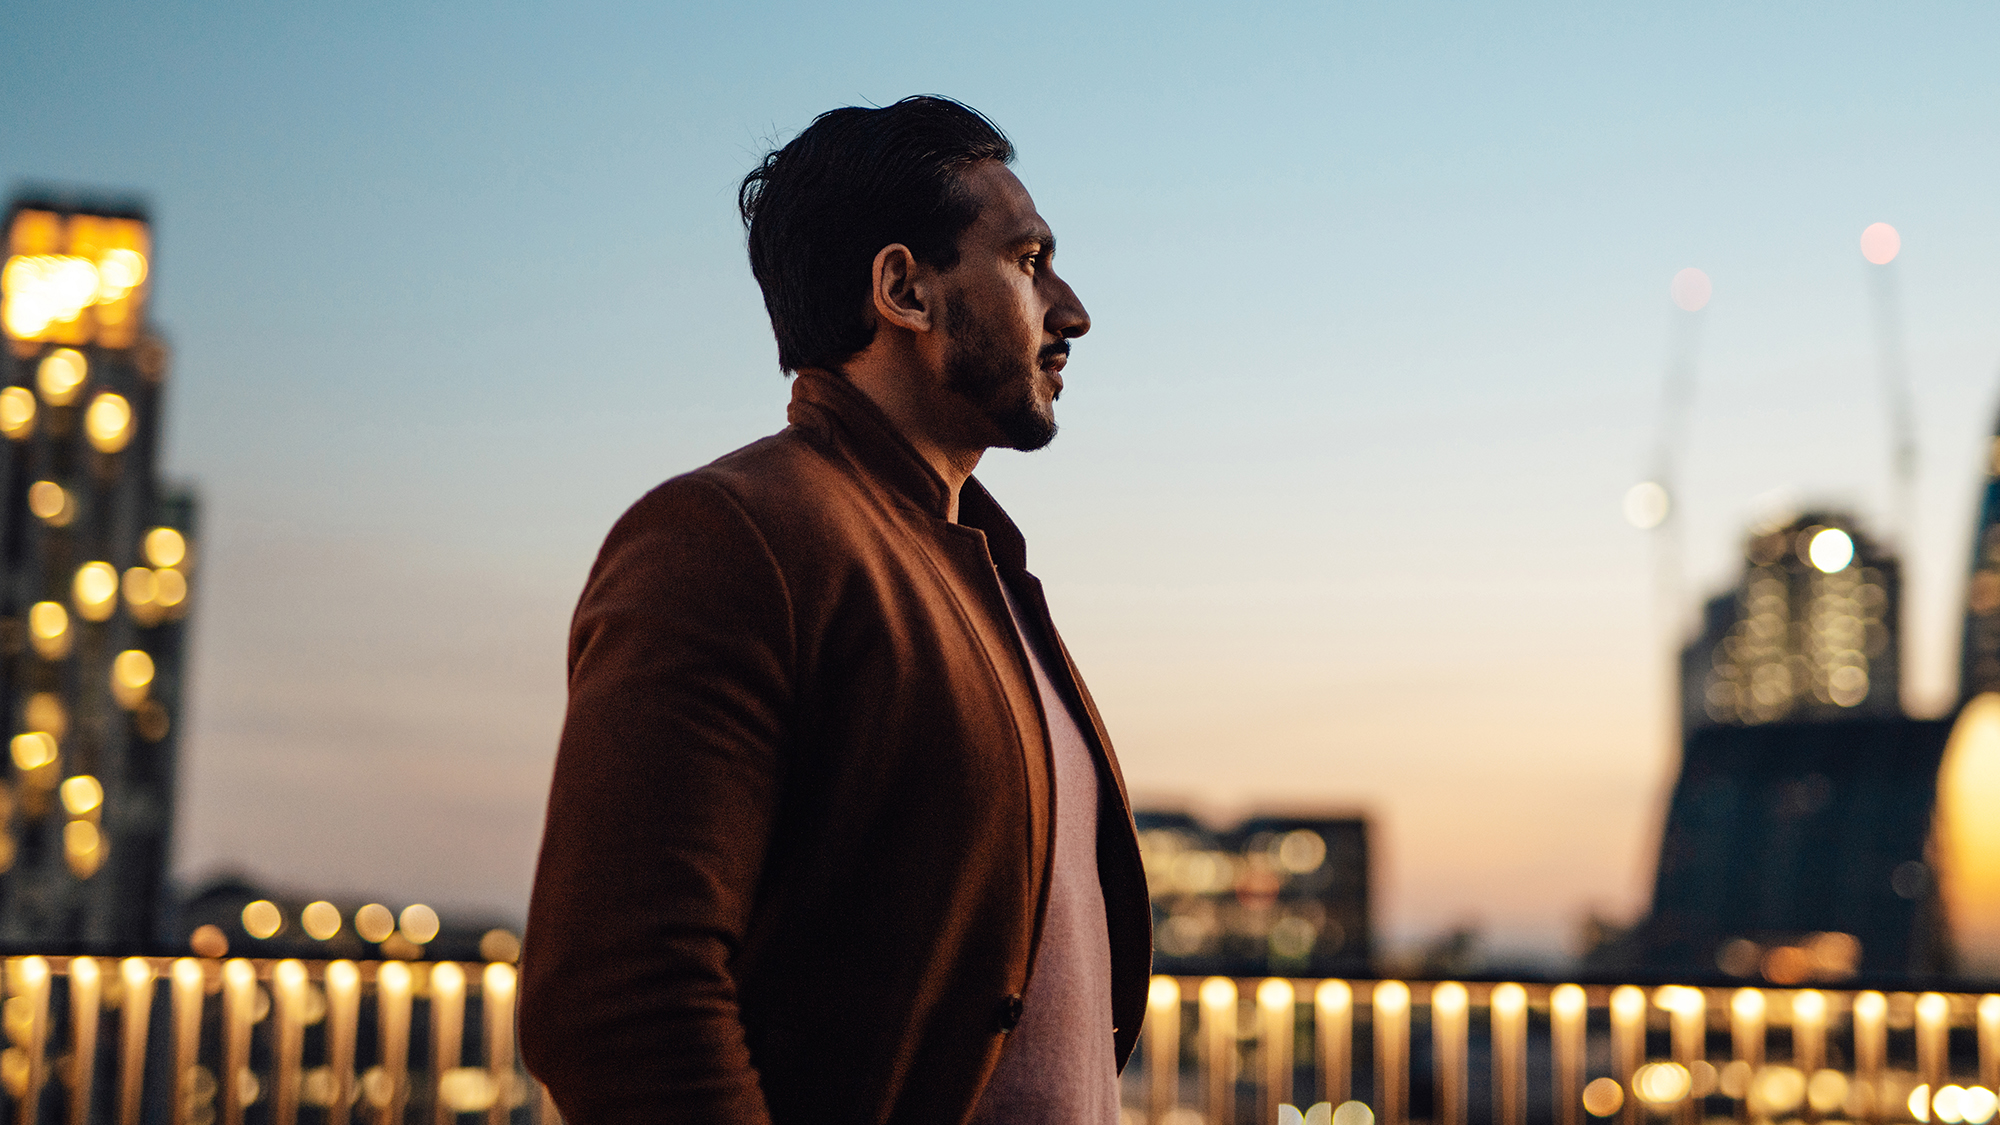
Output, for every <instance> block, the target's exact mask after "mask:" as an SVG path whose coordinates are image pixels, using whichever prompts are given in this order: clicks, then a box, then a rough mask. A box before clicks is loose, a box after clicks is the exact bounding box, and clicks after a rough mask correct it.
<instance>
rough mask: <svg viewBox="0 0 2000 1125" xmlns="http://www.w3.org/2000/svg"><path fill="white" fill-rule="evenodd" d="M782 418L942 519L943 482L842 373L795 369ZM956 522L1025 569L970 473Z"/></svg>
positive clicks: (1023, 557) (1011, 529) (1017, 539)
mask: <svg viewBox="0 0 2000 1125" xmlns="http://www.w3.org/2000/svg"><path fill="white" fill-rule="evenodd" d="M785 417H786V420H787V421H789V422H791V424H792V425H793V426H794V427H796V428H798V429H799V430H801V431H803V432H804V433H806V434H807V435H808V436H810V437H812V438H815V439H817V440H818V441H820V442H822V443H825V444H830V445H833V446H836V447H838V448H840V449H841V450H842V451H843V452H845V453H846V455H847V457H848V459H849V460H851V461H852V462H853V463H854V465H855V466H856V467H857V468H858V469H860V470H861V471H862V472H863V473H865V474H866V475H867V476H869V477H870V478H872V479H873V480H874V481H875V482H876V483H878V484H880V485H881V486H882V487H883V488H885V489H886V490H888V491H889V492H890V493H891V494H893V495H894V496H895V497H896V498H897V499H899V500H901V501H903V502H904V503H905V504H908V505H909V506H911V507H914V508H916V509H917V510H919V511H921V512H923V513H924V514H926V515H928V516H930V517H932V518H933V519H938V520H942V519H944V518H945V505H946V502H947V500H948V499H949V496H948V493H947V492H946V489H945V484H944V481H943V480H942V479H941V478H940V477H939V476H938V475H937V473H936V471H934V470H933V469H932V468H931V467H930V466H929V465H927V464H925V463H924V459H923V457H922V456H920V455H919V454H918V453H917V450H916V447H915V446H913V445H911V444H910V442H909V439H908V438H905V437H904V436H903V435H902V433H901V432H899V431H898V430H897V429H896V426H895V423H893V422H891V421H890V420H889V416H888V415H886V414H884V413H882V409H881V408H880V407H878V406H876V405H875V403H874V400H872V399H870V398H869V397H868V396H867V394H865V393H863V392H862V391H861V390H860V389H859V388H858V387H856V386H855V385H854V384H852V383H850V382H848V381H847V378H846V377H845V376H843V375H838V374H828V373H822V372H818V371H801V372H800V373H799V374H798V376H797V377H796V378H795V379H794V380H793V382H792V402H791V405H790V406H789V407H787V408H786V411H785ZM958 521H959V523H960V524H962V525H964V526H966V527H970V528H977V529H978V530H980V531H982V532H984V533H985V535H986V540H987V546H988V550H990V551H991V552H992V554H993V561H994V562H996V563H998V564H999V565H1001V566H1003V567H1013V568H1015V569H1019V570H1025V569H1027V565H1028V548H1027V541H1026V540H1025V539H1024V538H1023V537H1022V535H1021V531H1020V529H1019V528H1017V527H1015V526H1014V521H1013V520H1011V519H1009V518H1008V517H1007V513H1006V512H1005V511H1003V510H1002V509H1001V507H1000V505H999V503H998V502H996V501H995V500H994V499H993V495H992V494H991V493H989V492H987V491H986V488H985V486H984V485H982V484H980V483H979V480H978V478H976V477H969V478H967V479H966V482H965V487H963V488H961V489H959V492H958Z"/></svg>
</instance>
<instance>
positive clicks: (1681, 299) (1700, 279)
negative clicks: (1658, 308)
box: [1667, 266, 1715, 312]
mask: <svg viewBox="0 0 2000 1125" xmlns="http://www.w3.org/2000/svg"><path fill="white" fill-rule="evenodd" d="M1667 292H1668V293H1670V294H1672V295H1673V298H1674V304H1676V305H1678V306H1680V309H1681V311H1682V312H1700V311H1701V310H1702V309H1703V308H1704V307H1705V306H1706V305H1707V304H1708V298H1709V296H1710V295H1711V294H1713V293H1714V292H1715V283H1714V282H1711V281H1709V280H1708V275H1707V274H1705V273H1703V272H1701V271H1700V270H1698V269H1695V268H1694V267H1693V266H1689V267H1688V268H1686V269H1684V270H1682V271H1681V272H1679V273H1677V274H1675V275H1674V280H1673V284H1671V285H1669V286H1668V287H1667Z"/></svg>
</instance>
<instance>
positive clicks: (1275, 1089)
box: [1257, 977, 1298, 1121]
mask: <svg viewBox="0 0 2000 1125" xmlns="http://www.w3.org/2000/svg"><path fill="white" fill-rule="evenodd" d="M1297 1019H1298V993H1297V992H1296V991H1295V990H1293V988H1292V983H1291V982H1290V981H1288V980H1284V979H1282V978H1280V977H1269V978H1266V979H1265V981H1264V982H1263V983H1262V984H1260V985H1258V986H1257V1062H1258V1069H1259V1070H1261V1071H1262V1073H1261V1074H1260V1075H1258V1081H1257V1120H1259V1121H1276V1120H1277V1119H1278V1107H1279V1106H1281V1105H1289V1104H1291V1101H1292V1071H1293V1068H1294V1065H1295V1060H1296V1058H1297V1054H1296V1051H1295V1048H1294V1046H1293V1043H1292V1038H1293V1035H1292V1033H1293V1030H1294V1027H1293V1025H1294V1023H1295V1022H1296V1021H1297Z"/></svg>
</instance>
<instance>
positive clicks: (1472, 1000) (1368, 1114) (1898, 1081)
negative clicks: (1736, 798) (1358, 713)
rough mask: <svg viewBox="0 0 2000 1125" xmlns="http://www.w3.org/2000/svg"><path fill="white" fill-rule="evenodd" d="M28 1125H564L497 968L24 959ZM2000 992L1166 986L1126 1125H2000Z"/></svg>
mask: <svg viewBox="0 0 2000 1125" xmlns="http://www.w3.org/2000/svg"><path fill="white" fill-rule="evenodd" d="M0 983H4V990H5V1003H4V1008H0V1024H4V1032H5V1038H6V1047H5V1049H4V1050H0V1095H4V1100H5V1103H6V1110H7V1114H6V1116H7V1117H8V1118H10V1119H11V1120H12V1122H13V1123H14V1125H35V1123H37V1122H47V1123H51V1125H86V1123H89V1122H116V1123H118V1125H138V1123H140V1122H146V1123H154V1122H158V1123H162V1125H168V1123H171V1125H214V1123H216V1122H222V1123H223V1125H266V1123H268V1125H300V1123H305V1125H318V1123H321V1122H325V1123H327V1125H360V1123H373V1125H408V1123H428V1125H462V1123H463V1122H464V1121H465V1120H466V1115H471V1116H472V1118H473V1119H475V1120H477V1119H484V1121H485V1122H487V1123H488V1125H503V1123H504V1125H539V1123H554V1122H556V1121H557V1120H558V1117H557V1115H556V1113H555V1110H554V1107H553V1105H551V1104H550V1103H549V1102H548V1101H547V1098H546V1096H545V1095H544V1094H543V1092H542V1091H541V1089H540V1088H539V1087H538V1086H537V1085H536V1084H535V1083H534V1082H533V1080H532V1079H530V1078H529V1077H528V1076H527V1075H526V1074H525V1073H524V1072H523V1071H522V1070H521V1069H520V1067H519V1065H518V1063H517V1059H516V1053H515V1047H514V998H515V988H516V980H515V973H514V967H513V966H512V965H509V964H506V963H504V962H494V963H491V964H485V965H480V964H465V963H458V962H404V961H298V960H250V959H242V958H238V959H233V960H228V961H220V960H206V959H200V958H192V957H183V958H157V957H153V958H149V957H127V958H123V959H110V958H90V957H15V958H10V959H8V960H7V961H6V963H5V971H4V982H0ZM1996 1087H2000V994H1979V993H1968V992H1944V991H1937V992H1913V991H1887V990H1847V989H1832V988H1825V989H1820V988H1796V989H1793V988H1747V987H1746V988H1703V987H1691V986H1683V985H1667V986H1664V987H1646V988H1641V987H1639V986H1636V985H1630V984H1626V985H1607V984H1593V985H1577V984H1560V985H1549V984H1510V983H1460V982H1455V981H1440V982H1428V981H1422V982H1419V981H1398V980H1373V981H1358V980H1320V979H1301V978H1286V977H1261V978H1227V977H1209V978H1205V979H1203V978H1192V977H1170V976H1161V977H1155V978H1154V979H1153V983H1152V991H1151V996H1150V998H1149V1004H1148V1012H1147V1018H1146V1024H1145V1027H1144V1030H1143V1032H1142V1036H1141V1042H1140V1048H1139V1051H1138V1053H1137V1054H1136V1055H1135V1057H1134V1058H1133V1060H1132V1064H1131V1065H1130V1066H1129V1067H1128V1068H1127V1071H1126V1074H1125V1077H1124V1086H1123V1089H1124V1098H1125V1103H1126V1107H1127V1108H1126V1110H1125V1121H1126V1122H1127V1125H1237V1123H1243V1125H1250V1123H1260V1125H1287V1123H1289V1125H1301V1123H1302V1122H1303V1123H1307V1125H1416V1123H1417V1122H1429V1123H1431V1125H1528V1123H1529V1122H1537V1123H1541V1122H1547V1123H1549V1125H1597V1123H1599V1122H1603V1123H1605V1125H1612V1123H1615V1125H1703V1123H1705V1122H1709V1121H1715V1120H1734V1121H1743V1122H1766V1121H1768V1122H1784V1121H1798V1122H1801V1123H1808V1125H1810V1123H1822V1122H1824V1123H1829V1125H1830V1123H1833V1122H1839V1121H1857V1122H1875V1123H1902V1122H1939V1123H1941V1125H1988V1123H1989V1122H1991V1121H1993V1120H1994V1118H1995V1116H1996V1112H1995V1111H1996V1109H2000V1090H1997V1089H1996Z"/></svg>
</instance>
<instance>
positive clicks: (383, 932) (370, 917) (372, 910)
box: [354, 902, 396, 942]
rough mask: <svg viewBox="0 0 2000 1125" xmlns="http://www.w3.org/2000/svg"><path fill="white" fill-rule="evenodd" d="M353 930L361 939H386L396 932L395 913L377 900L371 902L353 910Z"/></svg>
mask: <svg viewBox="0 0 2000 1125" xmlns="http://www.w3.org/2000/svg"><path fill="white" fill-rule="evenodd" d="M354 932H355V933H356V934H357V935H359V936H360V938H361V940H362V941H372V942H382V941H387V940H388V938H389V935H390V934H393V933H395V932H396V915H395V913H394V912H393V911H391V910H390V909H389V908H388V907H386V906H383V905H382V904H381V903H379V902H371V903H369V904H368V905H366V906H364V907H362V908H361V909H359V910H357V911H355V912H354Z"/></svg>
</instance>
